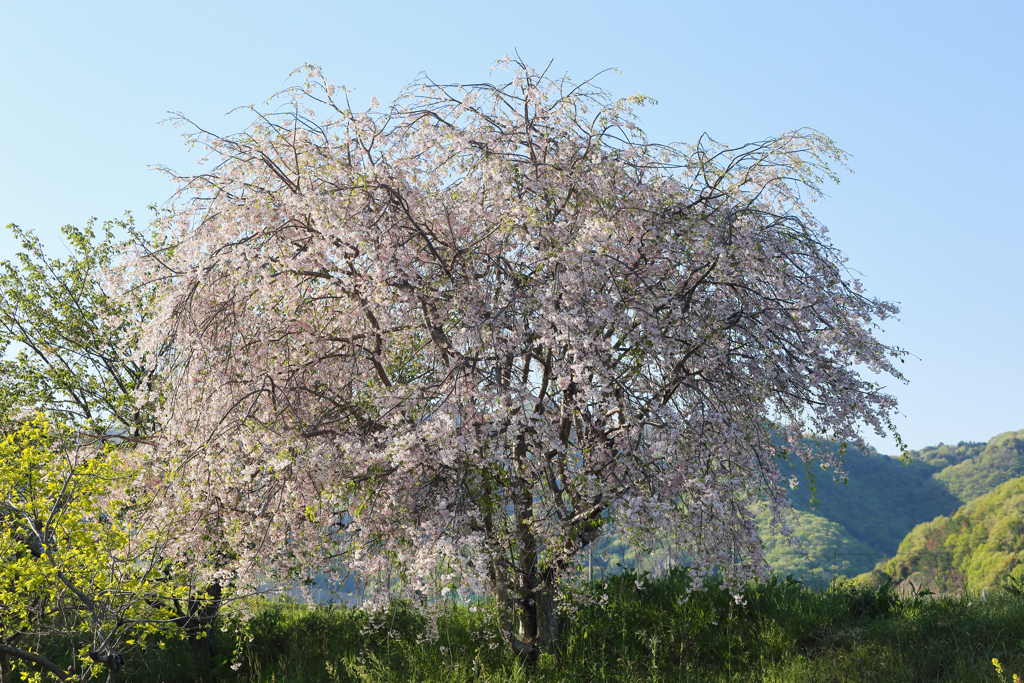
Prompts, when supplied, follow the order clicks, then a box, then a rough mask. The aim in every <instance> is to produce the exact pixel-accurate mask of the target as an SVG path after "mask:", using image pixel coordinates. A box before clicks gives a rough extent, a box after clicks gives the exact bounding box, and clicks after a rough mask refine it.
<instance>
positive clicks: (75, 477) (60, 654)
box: [0, 416, 171, 680]
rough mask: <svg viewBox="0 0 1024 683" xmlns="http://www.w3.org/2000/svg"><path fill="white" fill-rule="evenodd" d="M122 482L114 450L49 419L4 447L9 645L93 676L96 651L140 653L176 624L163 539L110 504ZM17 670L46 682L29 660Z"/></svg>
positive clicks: (0, 452) (1, 477)
mask: <svg viewBox="0 0 1024 683" xmlns="http://www.w3.org/2000/svg"><path fill="white" fill-rule="evenodd" d="M122 476H124V472H123V471H121V469H120V463H119V459H118V453H117V450H116V448H114V447H113V446H112V445H110V444H108V445H107V447H106V448H105V449H103V450H100V449H97V448H91V449H90V448H85V447H82V446H81V444H75V443H74V442H73V440H71V439H70V438H69V435H68V434H67V433H65V432H64V431H63V430H62V429H61V428H60V426H59V425H56V424H53V423H51V422H48V421H47V420H46V419H44V418H43V417H41V416H39V417H36V418H35V419H32V420H30V421H28V422H25V423H23V424H22V425H21V426H20V427H19V428H17V429H16V431H14V432H13V433H10V434H8V435H7V436H5V437H4V438H2V440H0V614H2V618H0V644H4V645H6V646H8V647H13V648H17V649H18V650H21V651H24V652H30V653H33V654H38V655H40V656H45V657H46V658H47V659H49V661H51V662H52V663H54V664H55V665H56V666H57V667H59V668H60V669H63V670H64V671H65V672H69V673H72V672H73V674H74V675H75V676H78V677H88V676H90V675H92V674H96V673H98V672H97V671H96V665H95V664H94V663H93V661H92V659H90V658H89V653H90V652H91V651H96V652H100V653H109V652H118V653H120V652H121V651H123V648H127V649H128V650H131V649H132V646H134V645H136V644H138V643H140V642H141V641H142V640H144V639H145V638H147V637H148V636H150V635H153V634H155V633H157V632H158V631H160V630H161V629H163V628H167V627H169V626H170V624H169V623H168V622H167V621H166V620H167V619H168V617H169V616H171V615H170V613H169V612H168V610H167V609H166V608H165V607H163V606H162V605H163V602H162V601H161V600H160V599H159V598H160V597H161V596H168V595H169V594H171V587H170V585H169V584H168V582H167V581H165V580H162V578H163V577H162V576H161V575H160V574H158V573H157V572H156V571H154V566H153V564H152V562H153V559H154V558H153V556H152V554H151V552H150V551H152V549H153V548H154V545H153V542H154V541H155V538H154V537H153V536H151V535H147V534H146V533H144V532H143V531H142V530H141V529H137V528H132V527H131V526H129V523H128V520H130V515H129V514H128V511H127V509H126V508H125V507H124V506H123V505H121V506H117V505H110V504H106V505H105V504H104V502H103V501H104V499H105V497H106V495H107V493H108V492H109V490H110V489H111V487H112V486H114V485H115V484H118V483H122V482H121V481H119V479H120V477H122ZM147 560H149V563H147ZM151 603H152V604H151ZM11 665H13V667H14V671H15V672H16V673H18V672H20V673H21V674H22V675H23V676H29V679H31V678H33V677H34V678H35V679H37V680H38V679H39V677H40V675H41V674H40V673H39V672H40V669H39V668H38V667H37V666H36V665H35V664H29V663H28V662H27V661H26V660H25V659H24V658H20V659H19V658H18V657H14V658H13V659H12V661H11Z"/></svg>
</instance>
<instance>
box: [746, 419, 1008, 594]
mask: <svg viewBox="0 0 1024 683" xmlns="http://www.w3.org/2000/svg"><path fill="white" fill-rule="evenodd" d="M826 447H828V448H832V449H835V448H838V446H837V445H836V444H828V445H826ZM909 456H910V460H911V462H910V463H908V464H904V463H903V462H901V461H900V460H899V459H898V458H892V457H889V456H884V455H879V454H877V453H875V452H873V451H869V452H866V453H865V452H863V451H861V450H860V449H857V448H855V447H848V448H847V450H846V452H845V455H844V462H845V466H846V470H847V475H848V479H847V482H846V483H845V484H844V483H842V482H835V481H833V478H832V475H831V473H827V472H822V471H820V470H817V471H815V468H805V467H803V466H801V465H800V464H796V465H791V466H790V468H789V470H788V472H787V471H785V470H784V474H789V473H792V474H794V475H795V476H796V477H797V479H798V481H799V484H798V486H797V488H796V489H795V490H793V491H792V492H791V494H790V495H791V498H792V500H793V504H794V507H796V509H797V510H798V511H800V513H801V514H800V517H801V520H802V521H801V526H800V527H799V528H798V529H797V533H798V535H799V536H800V537H801V539H802V541H803V546H802V550H803V551H806V553H807V556H808V558H809V561H804V560H803V559H802V557H801V555H802V552H801V550H799V549H794V548H791V547H789V546H788V545H787V544H786V543H784V542H780V541H778V540H775V539H770V538H769V539H766V550H767V551H768V558H769V561H770V562H771V564H772V566H773V567H775V569H776V571H778V572H779V573H781V574H782V575H786V574H788V573H792V574H793V575H794V576H798V577H807V576H825V577H829V576H832V575H833V574H840V575H843V574H845V575H846V576H852V575H855V574H857V573H860V572H864V571H867V570H868V569H869V568H870V567H871V566H873V565H874V564H875V563H876V562H878V561H879V560H882V559H883V558H887V557H892V556H894V555H896V554H897V551H898V550H899V549H900V547H901V543H902V542H903V541H904V539H905V538H907V535H908V534H910V533H911V532H912V531H914V530H915V528H916V527H917V526H918V525H919V524H922V523H924V522H928V521H931V520H933V519H936V518H937V517H940V516H943V515H945V516H949V515H951V514H953V513H954V512H956V511H957V510H958V509H959V508H960V507H961V506H962V505H963V504H964V503H967V502H969V501H971V500H974V499H976V498H978V497H979V496H983V495H985V494H987V493H990V492H991V491H993V489H995V488H996V487H997V486H999V485H1000V484H1002V483H1004V482H1007V481H1010V480H1012V479H1014V478H1016V477H1021V476H1024V430H1022V431H1018V432H1006V433H1003V434H999V435H998V436H996V437H994V438H992V439H991V440H990V441H988V442H987V443H978V442H960V443H959V444H957V445H955V446H954V445H947V444H939V445H938V446H933V447H929V448H924V449H921V450H919V451H911V452H910V453H909ZM784 467H785V466H784ZM815 499H816V500H815ZM764 522H765V523H762V524H761V527H762V531H764V532H767V524H766V520H764ZM871 553H874V555H872V554H871ZM883 564H884V562H883Z"/></svg>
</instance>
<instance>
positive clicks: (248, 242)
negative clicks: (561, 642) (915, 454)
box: [121, 60, 902, 657]
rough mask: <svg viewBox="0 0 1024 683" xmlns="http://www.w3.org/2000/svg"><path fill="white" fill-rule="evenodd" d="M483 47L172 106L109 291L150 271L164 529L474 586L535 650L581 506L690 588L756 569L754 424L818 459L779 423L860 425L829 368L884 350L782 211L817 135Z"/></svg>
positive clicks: (550, 622)
mask: <svg viewBox="0 0 1024 683" xmlns="http://www.w3.org/2000/svg"><path fill="white" fill-rule="evenodd" d="M501 66H502V67H507V68H508V69H509V71H510V74H511V76H510V80H508V81H507V82H505V83H499V84H475V85H453V86H445V85H439V84H436V83H434V82H432V81H430V80H429V79H427V78H426V77H423V78H421V79H419V80H418V81H416V82H415V83H414V84H413V85H412V86H411V87H410V88H409V89H408V90H407V91H405V92H404V93H403V94H402V95H401V96H400V97H399V98H398V99H397V100H395V101H394V102H393V103H392V104H391V105H389V106H386V107H383V108H378V107H377V105H376V104H375V105H374V108H372V109H371V110H369V111H365V112H360V111H354V110H352V109H351V107H350V106H349V105H348V103H347V100H346V99H344V98H342V94H343V93H344V91H343V90H338V89H336V88H335V87H334V86H332V85H331V84H330V83H328V82H327V81H325V80H324V79H323V78H322V77H321V76H320V74H319V71H318V70H317V69H315V68H312V67H311V68H310V69H309V70H308V78H307V80H306V81H305V83H303V84H302V85H300V86H298V87H296V88H292V89H290V90H288V91H286V92H284V93H283V94H282V96H281V97H280V98H279V99H278V100H276V101H277V102H278V103H279V104H280V108H279V109H277V110H275V111H270V112H261V111H257V110H253V112H254V116H253V122H252V124H251V125H250V126H249V127H248V128H247V129H246V130H245V131H244V132H242V133H239V134H237V135H230V136H219V135H215V134H212V133H209V132H207V131H205V130H203V129H201V128H198V127H197V128H195V133H194V137H193V141H194V142H196V143H198V144H201V145H205V146H206V147H207V148H208V150H209V153H210V155H211V156H212V157H213V159H214V162H213V165H212V167H211V168H210V169H209V170H208V171H206V172H205V173H202V174H200V175H190V176H176V178H177V180H178V181H179V182H180V192H179V194H178V195H177V197H176V199H175V200H174V202H172V204H171V205H170V207H169V209H168V215H167V216H166V217H165V218H164V219H163V220H162V221H161V222H160V223H159V225H158V229H159V230H160V231H161V232H162V233H163V235H164V238H165V239H166V246H165V248H162V249H149V248H140V249H138V250H137V253H136V256H135V257H134V258H133V259H132V260H130V261H129V262H128V263H127V264H126V266H125V267H124V269H123V280H122V283H121V286H122V287H123V288H124V289H125V291H134V290H133V287H147V288H153V289H152V291H153V292H154V294H153V314H152V318H151V319H150V320H149V321H148V322H147V323H146V324H145V327H144V330H143V334H142V345H141V348H142V350H143V351H146V352H149V353H151V354H152V353H153V352H154V351H155V350H156V349H158V348H168V349H170V350H169V352H168V353H169V355H167V356H166V357H165V358H166V361H165V364H164V366H163V370H164V371H163V373H162V375H161V376H162V378H163V382H164V383H163V384H162V385H161V388H160V389H161V391H163V398H162V400H163V403H162V405H161V406H160V409H159V412H158V421H159V423H160V425H161V430H160V433H159V434H158V435H157V439H156V440H155V441H154V445H153V446H152V447H151V448H149V450H148V451H147V453H148V455H149V457H150V458H151V462H152V463H153V465H154V466H155V467H157V468H158V469H159V468H163V469H164V470H165V471H168V472H170V471H173V472H174V473H175V476H176V477H178V481H179V485H178V486H176V487H175V488H174V489H172V490H169V491H168V493H169V494H170V495H172V496H177V497H178V500H177V501H175V500H174V499H172V500H170V501H168V502H167V504H168V505H169V506H172V507H175V508H176V509H179V510H187V511H188V514H190V515H192V516H193V518H194V519H196V520H198V519H200V518H201V519H202V522H201V523H199V522H197V523H196V524H195V528H196V529H202V530H203V531H202V533H199V532H193V531H190V530H189V529H190V526H189V525H186V526H185V527H184V528H185V531H184V533H182V534H181V536H180V538H179V543H180V544H181V546H182V547H183V548H184V547H186V546H187V547H189V548H191V549H194V550H198V551H199V552H202V548H204V547H207V546H209V545H210V544H212V543H220V542H224V543H226V544H227V545H229V546H230V547H231V548H232V549H233V552H234V553H236V554H237V558H238V561H237V565H238V567H239V571H240V572H241V574H240V576H248V577H249V578H250V580H253V581H255V580H262V579H263V577H265V576H266V572H276V574H277V575H278V576H287V575H294V572H295V571H298V570H300V568H301V567H304V566H310V565H314V566H317V567H322V566H324V565H325V564H330V563H339V562H341V563H344V565H345V566H346V567H348V568H352V569H355V570H357V571H360V572H362V573H366V574H376V575H377V576H379V577H383V578H381V579H380V580H379V581H378V583H377V584H376V585H377V586H378V587H381V588H382V589H383V590H382V593H384V594H387V592H388V590H399V589H401V590H404V591H406V593H405V594H406V595H408V596H409V597H410V598H411V599H413V600H418V599H420V597H421V596H428V595H438V594H447V593H448V592H449V591H452V590H455V591H457V592H461V593H462V594H463V595H467V594H468V592H477V593H483V592H493V593H494V594H496V595H497V596H498V600H499V604H500V605H501V606H502V607H504V608H505V609H506V612H505V614H506V623H505V625H504V626H503V629H504V630H503V632H504V633H505V636H506V638H507V641H508V643H509V645H510V646H511V647H513V648H514V649H516V650H517V651H519V652H521V653H523V654H524V655H526V656H528V657H535V656H537V653H538V652H539V651H540V650H541V649H543V648H545V647H548V646H550V645H551V644H552V643H553V642H554V641H555V640H556V639H557V637H558V634H557V619H556V618H555V611H554V610H555V600H556V597H557V590H558V578H559V576H561V575H562V574H563V573H564V572H566V571H568V570H570V569H572V568H573V567H574V566H575V563H576V562H577V561H578V557H579V553H580V551H581V550H583V549H584V548H585V547H586V546H587V545H588V544H589V543H591V542H592V541H593V540H594V539H596V538H597V537H598V536H599V534H600V533H601V530H602V528H604V527H605V526H607V525H609V524H615V525H618V526H619V527H620V528H622V529H624V530H627V531H628V533H629V534H630V535H631V538H634V539H635V540H636V541H637V542H640V543H642V542H644V539H645V538H646V539H650V538H653V537H655V536H658V537H664V536H665V535H666V534H668V535H670V536H671V537H672V539H673V542H674V543H675V544H676V546H677V547H679V548H681V549H685V550H686V552H688V553H689V554H690V555H691V556H692V558H693V561H694V569H693V573H694V576H695V579H696V580H695V586H697V587H699V586H700V582H701V576H704V575H706V573H707V572H709V571H712V569H713V568H716V567H717V568H718V569H719V570H721V571H723V572H725V574H726V575H727V577H728V579H729V581H730V582H731V585H733V586H739V585H740V583H741V582H742V581H743V580H745V579H747V578H750V577H754V576H758V575H760V574H762V573H763V572H764V571H765V570H766V569H767V565H766V562H765V559H764V553H763V548H762V544H761V540H760V537H759V534H758V531H757V524H756V519H755V513H754V511H752V509H751V508H752V506H753V507H763V508H764V509H765V510H767V511H768V513H769V515H770V516H771V521H772V525H773V528H775V529H777V530H778V532H779V533H781V534H782V536H783V537H787V536H789V535H790V533H791V532H790V530H789V527H788V525H787V522H786V518H787V514H788V510H789V508H790V504H789V500H788V499H787V497H786V486H785V480H784V479H783V478H782V476H781V475H780V471H779V469H778V462H779V452H778V449H777V447H776V444H775V443H774V442H773V436H775V435H782V437H783V438H784V439H785V440H786V448H785V449H784V451H783V456H782V457H783V458H806V459H816V458H820V459H822V461H823V462H824V464H826V465H828V466H829V467H830V468H831V469H830V472H831V473H833V474H834V476H842V467H841V462H840V460H839V458H838V457H837V455H836V454H835V453H834V452H833V451H831V450H828V449H818V450H816V449H814V448H813V447H810V446H807V445H806V444H805V443H804V442H801V441H800V439H799V436H800V435H802V434H804V433H806V432H813V433H815V434H821V435H823V438H826V439H833V440H836V441H839V442H849V443H857V442H858V441H859V440H860V432H859V429H860V425H867V426H868V428H870V429H873V430H875V431H876V432H878V433H884V432H885V430H886V428H887V426H889V425H890V422H889V416H890V415H891V413H892V411H893V410H894V409H895V406H896V403H895V400H894V399H893V398H892V397H891V396H889V395H887V394H886V393H885V392H884V390H883V388H882V387H881V386H880V385H879V384H878V383H876V382H874V381H872V380H869V379H867V378H865V377H864V376H863V375H862V374H861V372H860V371H859V370H858V368H857V367H856V366H861V367H862V368H867V369H868V370H869V371H874V372H879V373H887V374H889V375H892V376H894V377H896V378H900V374H899V372H898V371H897V369H896V368H895V367H894V365H893V360H894V359H895V358H898V357H899V356H900V355H901V353H902V352H901V351H900V350H899V349H896V348H893V347H889V346H886V345H885V344H883V343H882V342H880V341H879V340H878V339H877V338H876V337H875V331H876V329H877V324H878V322H879V321H881V320H884V319H885V318H887V317H889V316H891V315H893V314H894V313H895V312H896V309H895V307H894V306H892V305H891V304H888V303H885V302H882V301H879V300H877V299H874V298H870V297H868V296H866V295H865V294H864V293H863V292H862V289H861V286H860V284H859V283H858V282H857V281H855V280H853V279H852V278H851V277H850V276H849V274H848V272H847V271H846V270H845V267H844V258H843V256H842V255H841V254H840V252H839V251H838V250H837V249H836V248H835V247H834V246H833V245H832V244H831V242H830V241H829V239H828V237H827V235H826V232H825V229H824V228H823V227H822V226H821V225H820V224H819V223H818V222H817V221H816V220H815V218H814V217H813V215H812V214H811V213H810V211H809V210H808V208H807V205H806V202H807V201H808V200H809V199H814V198H816V197H817V196H818V195H819V194H820V184H821V183H822V182H825V181H826V180H828V179H830V178H831V179H835V175H834V173H833V171H832V170H831V169H830V167H829V164H830V163H832V164H839V165H842V163H843V162H844V160H845V158H844V155H843V153H842V152H841V151H840V150H839V149H838V148H837V147H836V146H835V144H834V143H833V142H832V141H831V140H830V139H829V138H827V137H826V136H824V135H822V134H821V133H819V132H817V131H814V130H808V129H803V130H797V131H790V132H787V133H784V134H782V135H780V136H778V137H774V138H770V139H767V140H764V141H761V142H757V143H753V144H749V145H744V146H740V147H734V148H730V147H727V146H724V145H721V144H718V143H716V142H714V141H713V140H710V139H708V138H702V139H701V140H700V141H699V142H698V143H697V144H695V145H661V144H654V143H652V142H650V141H648V139H647V138H646V136H645V135H644V133H643V131H642V130H641V128H640V127H639V125H638V120H637V118H636V116H635V115H634V109H635V108H636V107H638V106H641V105H643V104H644V103H645V102H646V101H647V98H645V97H643V96H641V95H635V96H632V97H629V98H626V99H614V98H612V97H611V96H610V95H609V94H608V93H607V92H605V91H603V90H601V89H599V88H597V87H596V86H595V85H594V84H593V83H592V82H590V81H584V82H582V83H577V82H574V81H572V80H570V79H569V78H568V77H549V76H548V75H547V73H546V72H545V73H538V72H536V71H534V70H532V69H531V68H529V67H528V66H527V65H525V64H522V63H520V62H517V61H514V60H505V61H504V62H503V63H502V64H501ZM184 122H185V123H186V125H188V123H189V122H187V121H184ZM211 539H215V540H211ZM514 624H518V633H513V627H514Z"/></svg>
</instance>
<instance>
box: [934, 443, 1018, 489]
mask: <svg viewBox="0 0 1024 683" xmlns="http://www.w3.org/2000/svg"><path fill="white" fill-rule="evenodd" d="M1022 476H1024V430H1021V431H1019V432H1006V433H1004V434H1000V435H999V436H996V437H994V438H993V439H992V440H991V441H989V442H988V443H987V444H986V445H985V448H984V450H982V451H981V452H980V453H978V454H976V455H973V456H971V457H967V458H964V459H963V460H962V461H961V462H959V463H956V464H952V465H951V466H949V467H947V468H945V469H943V470H942V471H941V472H939V473H937V474H936V475H935V479H936V480H937V481H938V482H940V483H941V484H942V485H944V486H945V487H946V489H947V490H948V491H949V492H950V493H952V494H953V495H954V496H956V497H957V498H959V499H960V500H961V501H963V502H965V503H966V502H968V501H971V500H974V499H975V498H978V497H979V496H983V495H985V494H986V493H988V492H989V491H992V490H993V489H995V488H996V487H997V486H998V485H999V484H1002V483H1003V482H1005V481H1009V480H1010V479H1016V478H1017V477H1022Z"/></svg>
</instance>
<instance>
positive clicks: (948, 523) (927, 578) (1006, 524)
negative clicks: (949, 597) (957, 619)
mask: <svg viewBox="0 0 1024 683" xmlns="http://www.w3.org/2000/svg"><path fill="white" fill-rule="evenodd" d="M1022 560H1024V478H1018V479H1013V480H1010V481H1008V482H1005V483H1003V484H1001V485H1000V486H998V487H997V488H996V489H995V490H994V491H992V492H991V493H989V494H988V495H985V496H982V497H981V498H978V499H976V500H973V501H971V502H970V503H968V504H967V505H965V506H963V507H962V508H960V509H959V510H957V511H956V512H954V513H953V514H952V515H951V516H949V517H945V516H939V517H936V518H935V519H934V520H932V521H931V522H925V523H924V524H919V525H917V526H916V527H915V528H914V530H913V531H911V532H910V534H908V535H907V537H906V539H904V541H903V543H901V544H900V548H899V551H898V552H897V554H896V556H895V557H894V558H892V559H891V560H889V561H888V562H886V563H883V564H880V565H879V567H878V568H879V569H881V570H883V571H885V572H886V573H888V574H890V575H891V576H893V577H895V578H897V579H899V580H903V579H907V578H909V579H911V580H912V581H914V582H915V584H916V583H924V582H930V583H931V584H932V585H934V586H935V587H937V588H938V589H939V590H943V591H947V590H960V589H963V588H967V589H970V590H981V589H982V588H993V587H995V586H998V585H999V584H1000V583H1001V582H1002V581H1003V580H1004V579H1005V578H1006V577H1007V576H1008V575H1010V574H1011V573H1018V572H1020V571H1024V570H1016V572H1015V568H1016V567H1017V566H1018V565H1020V564H1021V561H1022Z"/></svg>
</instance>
